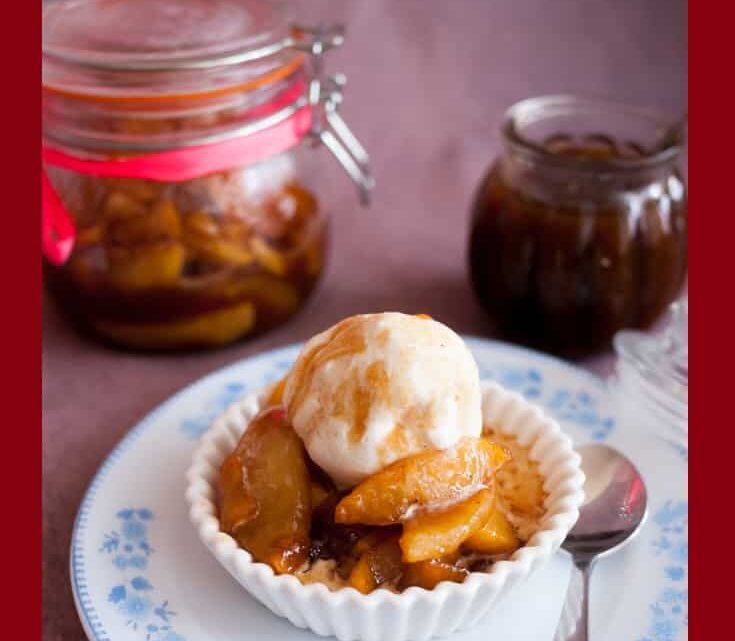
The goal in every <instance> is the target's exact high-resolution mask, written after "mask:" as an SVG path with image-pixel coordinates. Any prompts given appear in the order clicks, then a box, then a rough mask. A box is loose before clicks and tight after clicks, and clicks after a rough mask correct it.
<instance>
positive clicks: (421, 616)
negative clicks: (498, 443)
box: [186, 383, 584, 641]
mask: <svg viewBox="0 0 735 641" xmlns="http://www.w3.org/2000/svg"><path fill="white" fill-rule="evenodd" d="M266 392H267V390H266V391H264V392H261V393H260V394H251V395H249V396H247V397H246V398H244V399H243V400H242V401H239V402H237V403H235V404H233V405H231V406H230V407H229V408H228V409H227V410H226V411H225V412H224V413H223V414H222V415H221V416H219V417H218V418H217V419H216V420H215V421H214V422H213V423H212V425H211V427H210V428H209V430H208V431H207V432H206V434H204V436H203V437H202V439H201V442H200V443H199V444H198V446H197V447H196V449H195V451H194V456H193V461H192V465H191V467H190V468H189V470H188V472H187V479H188V487H187V490H186V497H187V500H188V502H189V505H190V511H189V514H190V517H191V521H192V523H193V524H194V527H195V528H196V529H197V531H198V533H199V537H200V538H201V539H202V541H203V542H204V544H205V545H206V546H207V547H208V548H209V549H210V550H211V552H212V553H213V554H214V556H215V557H216V558H217V560H218V561H219V562H220V563H221V564H222V565H223V566H224V567H225V568H226V569H227V570H228V571H229V573H230V574H231V575H232V576H233V577H234V578H235V579H236V580H237V581H238V582H239V583H240V584H241V585H242V586H243V587H244V588H245V589H246V590H247V591H248V592H250V594H252V595H253V596H254V597H255V598H256V599H258V601H260V602H261V603H263V604H264V605H265V606H266V607H268V608H269V609H270V610H272V611H273V612H274V613H275V614H277V615H278V616H281V617H285V618H287V619H288V620H289V621H291V623H293V624H294V625H296V626H298V627H300V628H309V629H311V630H312V631H314V632H316V633H317V634H319V635H323V636H327V635H334V636H336V637H337V638H338V639H340V640H341V641H356V640H361V641H384V640H385V639H388V638H390V639H391V640H392V641H421V640H423V639H428V638H430V637H433V636H442V635H446V634H450V633H451V632H454V631H455V630H457V629H461V628H467V627H469V626H471V625H473V624H475V623H476V622H478V621H480V620H481V619H482V618H483V617H485V615H487V614H488V612H489V611H490V610H491V609H492V607H493V605H494V604H495V603H496V602H497V601H498V600H499V597H500V596H501V595H503V594H504V593H506V592H507V591H508V590H510V589H512V588H513V586H515V585H517V584H518V583H519V582H521V581H522V580H523V579H525V578H526V577H527V576H528V575H529V574H530V573H531V572H533V571H535V570H536V569H537V568H539V567H540V566H541V565H542V564H544V563H545V562H546V561H548V560H549V558H550V557H551V556H552V555H553V554H554V553H555V552H556V551H557V550H558V549H559V546H560V545H561V543H562V541H563V540H564V538H565V536H566V535H567V532H569V530H570V528H571V527H572V526H573V525H574V523H575V521H576V520H577V516H578V514H579V512H578V510H579V507H580V505H581V504H582V500H583V498H584V495H583V492H582V485H583V482H584V475H583V474H582V471H581V469H580V458H579V455H578V454H577V453H576V452H575V451H574V450H573V449H572V442H571V440H570V439H569V437H568V436H566V435H565V434H564V433H562V431H561V429H560V428H559V424H558V423H557V422H556V421H554V420H553V419H551V418H549V417H548V416H547V415H545V414H544V413H543V412H542V411H541V410H540V409H539V408H537V407H536V406H534V405H532V404H530V403H528V402H527V401H525V400H524V399H523V398H522V397H521V396H519V395H518V394H516V393H514V392H509V391H507V390H505V389H503V388H502V387H500V386H499V385H497V384H495V383H485V384H483V416H484V419H485V424H490V425H492V426H493V427H494V428H495V429H496V430H498V431H500V432H501V433H506V434H512V435H514V436H515V437H516V438H517V439H518V440H519V442H520V443H521V444H522V445H524V446H528V447H530V455H531V458H532V459H533V460H536V461H538V463H539V469H540V472H541V474H542V475H543V476H544V489H545V490H546V491H547V492H548V496H547V498H546V502H545V507H546V513H545V515H544V517H543V519H542V521H541V527H540V528H539V530H538V532H536V534H534V536H533V537H532V538H531V540H530V541H529V542H528V543H527V544H526V545H525V546H523V547H522V548H521V549H519V550H518V551H516V552H515V554H513V556H512V557H511V559H510V560H508V561H500V562H498V563H496V564H494V565H493V567H492V569H491V570H490V571H488V572H473V573H472V574H470V576H469V577H467V579H466V580H465V581H464V583H451V582H446V581H445V582H442V583H440V584H439V585H438V586H436V587H435V588H434V589H433V590H425V589H423V588H417V587H412V588H409V589H407V590H405V591H404V592H402V593H401V594H395V593H393V592H389V591H388V590H375V591H374V592H372V593H370V594H367V595H364V594H361V593H359V592H358V591H357V590H354V589H353V588H342V589H340V590H337V591H334V592H331V591H330V590H329V589H327V587H326V586H325V585H323V584H319V583H314V584H310V585H303V584H302V583H301V582H300V581H299V580H298V579H297V578H296V577H294V576H291V575H288V574H282V575H275V574H274V573H273V570H271V568H270V566H268V565H266V564H264V563H256V562H255V561H253V559H252V557H251V556H250V554H249V553H248V552H246V551H245V550H243V549H242V548H240V547H238V545H237V543H236V542H235V540H234V539H233V538H232V537H231V536H229V535H227V534H225V533H223V532H221V531H220V523H219V519H218V518H217V508H216V505H215V497H216V489H215V487H216V479H217V474H218V470H219V466H220V464H221V462H222V460H223V459H224V457H225V456H226V455H227V454H229V453H230V452H231V451H232V449H233V448H234V446H235V444H236V442H237V440H238V439H239V437H240V436H241V435H242V433H243V431H244V430H245V429H246V427H247V425H248V423H249V422H250V419H251V418H252V417H253V416H255V414H257V412H258V410H259V409H260V405H261V400H262V399H263V398H264V395H265V393H266Z"/></svg>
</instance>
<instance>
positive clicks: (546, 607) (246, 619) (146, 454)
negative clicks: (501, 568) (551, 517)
mask: <svg viewBox="0 0 735 641" xmlns="http://www.w3.org/2000/svg"><path fill="white" fill-rule="evenodd" d="M467 341H468V345H469V346H470V348H471V349H472V351H473V353H474V355H475V358H476V359H477V362H478V365H479V367H480V374H481V376H482V378H489V379H495V380H497V381H498V382H499V383H501V384H502V385H504V386H506V387H509V388H511V389H515V390H517V391H519V392H521V393H523V394H524V395H525V396H526V397H528V398H529V399H530V400H533V401H535V402H538V403H540V404H541V405H543V406H544V407H545V408H546V409H547V410H548V411H550V412H551V413H552V414H553V415H554V417H555V418H557V419H558V420H559V421H560V422H561V423H562V425H563V427H564V429H565V430H566V431H567V433H569V434H570V435H571V436H572V437H573V438H574V439H575V441H576V442H578V443H582V442H585V441H589V440H598V441H606V442H609V443H611V444H612V445H614V446H616V447H618V448H620V449H621V450H623V451H624V452H625V453H626V454H627V455H628V456H630V457H631V459H632V460H633V461H634V462H635V463H636V465H637V466H638V468H639V469H640V471H641V472H642V474H643V475H644V477H645V479H646V483H647V485H648V489H649V500H650V510H651V512H650V518H649V520H648V522H647V524H646V525H645V527H644V530H643V532H642V533H641V535H640V537H638V538H637V539H636V540H635V541H633V542H632V543H631V545H629V546H627V547H626V548H624V549H623V550H622V551H621V552H620V553H619V554H616V555H614V556H612V557H610V558H608V559H603V560H602V561H600V563H599V565H598V567H597V568H596V569H595V574H594V578H593V586H592V597H591V619H592V621H591V628H592V630H591V634H592V636H593V638H594V639H596V640H599V641H605V640H606V641H621V640H631V641H675V640H680V639H685V638H687V624H688V607H687V595H688V594H687V585H688V563H687V551H688V541H687V451H686V450H685V449H683V448H680V447H674V446H672V445H670V444H669V443H667V442H665V441H663V440H661V439H659V438H657V437H656V436H654V435H652V434H649V433H647V432H645V431H644V429H643V427H641V426H620V425H617V423H616V420H615V417H614V409H613V407H612V406H611V401H610V397H609V395H608V393H607V391H606V389H605V386H604V384H603V383H602V382H601V381H599V380H598V379H597V378H595V377H593V376H591V375H590V374H588V373H586V372H584V371H582V370H579V369H577V368H574V367H572V366H570V365H567V364H565V363H563V362H561V361H557V360H555V359H551V358H549V357H547V356H543V355H541V354H538V353H535V352H531V351H528V350H524V349H520V348H517V347H511V346H508V345H504V344H501V343H495V342H491V341H485V340H480V339H474V338H468V339H467ZM298 350H299V346H290V347H286V348H283V349H279V350H275V351H273V352H268V353H266V354H262V355H260V356H257V357H254V358H250V359H247V360H244V361H241V362H238V363H235V364H234V365H231V366H229V367H226V368H224V369H221V370H218V371H217V372H214V373H213V374H210V375H209V376H207V377H205V378H203V379H201V380H200V381H198V382H197V383H194V384H193V385H191V386H189V387H187V388H186V389H184V390H182V391H181V392H179V393H178V394H176V395H175V396H173V397H172V398H171V399H169V400H168V401H166V402H165V403H164V404H163V405H161V406H160V407H159V408H158V409H156V410H155V411H154V412H152V413H151V414H150V415H149V416H148V417H147V418H145V419H144V420H143V421H142V422H141V423H139V424H138V425H137V426H136V427H135V428H134V429H133V430H132V431H131V432H130V433H129V434H128V435H127V436H126V437H125V439H123V440H122V441H121V443H120V444H119V445H118V446H117V447H116V448H115V450H114V451H113V452H112V454H111V455H110V456H109V457H108V459H107V460H106V461H105V462H104V464H103V465H102V467H101V468H100V470H99V472H98V473H97V476H96V477H95V479H94V480H93V481H92V484H91V485H90V487H89V489H88V491H87V494H86V496H85V497H84V500H83V502H82V505H81V507H80V509H79V514H78V515H77V520H76V523H75V526H74V533H73V537H72V549H71V577H72V589H73V592H74V598H75V601H76V604H77V609H78V611H79V615H80V618H81V620H82V624H83V626H84V629H85V631H86V633H87V636H88V637H89V638H90V639H91V640H92V641H236V640H237V641H247V640H253V641H267V640H269V639H272V640H273V641H282V640H285V639H288V640H289V641H307V640H317V639H319V638H320V637H316V636H315V635H313V634H311V633H309V632H307V631H304V630H299V629H297V628H295V627H293V626H291V624H290V623H288V622H287V621H286V620H284V619H280V618H278V617H276V616H275V615H273V614H271V613H270V612H269V611H268V610H267V609H266V608H264V607H263V606H261V605H260V604H258V603H257V602H256V601H254V600H253V599H252V598H251V597H250V596H249V595H248V594H247V592H245V591H244V590H243V589H242V588H241V587H240V586H239V585H238V584H237V583H236V582H235V580H234V579H232V578H231V577H230V576H229V575H228V574H227V572H226V571H225V570H224V569H223V568H222V567H221V566H220V565H219V564H218V563H217V561H216V560H215V559H214V558H213V557H212V556H211V555H210V554H209V552H208V551H207V550H206V549H205V547H204V546H203V545H202V543H201V542H200V541H199V539H198V538H197V536H196V533H195V532H194V531H193V528H192V527H191V525H190V523H189V519H188V515H187V506H186V503H185V500H184V485H185V479H184V473H185V471H186V469H187V467H188V466H189V463H190V459H191V453H192V448H193V447H194V443H195V441H196V439H197V437H198V436H199V434H201V433H202V432H203V431H204V430H205V429H206V428H207V426H208V425H209V422H210V421H211V420H212V419H213V418H214V416H216V415H217V414H218V413H219V412H221V411H222V410H223V409H224V408H225V407H226V406H227V405H228V404H229V403H231V402H232V401H234V400H236V399H237V398H239V397H240V396H242V395H243V394H245V393H246V392H248V391H250V390H253V389H258V388H260V387H262V386H263V385H264V384H265V383H268V382H271V381H273V380H275V379H277V378H279V377H280V376H281V375H282V374H283V373H284V372H285V371H286V370H287V369H288V367H289V366H290V364H291V362H292V361H293V359H294V358H295V356H296V354H297V353H298ZM569 576H570V563H569V560H568V558H567V557H566V555H564V553H560V554H559V555H557V557H555V558H554V559H553V561H552V562H551V563H550V564H549V565H547V566H546V567H544V568H543V569H542V570H540V571H539V572H538V573H537V574H536V575H534V576H533V577H532V578H531V579H529V580H528V582H526V583H525V584H523V585H522V586H519V587H518V588H516V589H515V590H514V591H513V592H512V593H511V594H510V595H509V596H508V597H507V599H506V601H505V602H504V604H503V606H502V607H501V608H499V611H498V612H496V614H495V616H494V617H493V618H492V620H491V621H490V622H488V623H487V624H483V623H480V624H479V626H477V627H475V628H473V629H472V630H469V631H466V632H462V633H459V634H456V635H454V636H452V637H450V639H451V640H452V641H473V640H477V641H479V640H480V639H488V638H502V639H505V640H506V641H521V640H523V641H526V640H528V641H544V640H548V641H551V639H552V637H553V635H554V630H555V628H556V624H557V621H558V620H559V616H560V612H561V607H562V603H563V600H564V594H565V592H566V588H567V584H568V581H569ZM529 607H530V608H532V612H533V616H529ZM386 641H388V640H386Z"/></svg>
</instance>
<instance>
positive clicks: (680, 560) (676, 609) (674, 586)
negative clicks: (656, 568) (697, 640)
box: [639, 501, 689, 641]
mask: <svg viewBox="0 0 735 641" xmlns="http://www.w3.org/2000/svg"><path fill="white" fill-rule="evenodd" d="M653 520H654V523H655V525H656V527H657V529H658V536H657V538H656V539H655V540H654V541H653V543H652V544H651V545H652V546H653V550H654V554H655V555H656V556H659V557H663V558H664V559H665V562H666V565H665V566H664V568H663V573H664V577H665V580H666V587H665V588H664V590H663V592H662V593H661V595H660V596H659V598H658V599H657V601H656V602H655V603H653V604H652V605H651V625H650V629H649V631H648V634H647V635H646V636H644V637H641V639H640V640H639V641H675V639H678V638H679V637H680V636H681V635H682V633H684V634H685V633H686V632H685V630H686V628H688V626H689V606H688V601H689V593H688V588H687V587H686V586H687V584H688V578H689V577H688V574H689V569H688V568H689V543H688V537H687V526H688V523H689V515H688V503H687V502H686V501H667V502H666V503H665V504H664V505H663V506H662V507H661V508H660V509H659V510H658V511H657V512H656V514H655V515H654V518H653Z"/></svg>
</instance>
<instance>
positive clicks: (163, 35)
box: [42, 0, 373, 350]
mask: <svg viewBox="0 0 735 641" xmlns="http://www.w3.org/2000/svg"><path fill="white" fill-rule="evenodd" d="M43 27H44V32H43V56H44V58H43V63H44V64H43V126H44V140H43V161H44V175H43V226H42V230H43V237H42V241H43V249H44V256H45V261H44V275H45V280H46V284H47V287H48V289H49V291H50V292H51V293H52V294H53V296H54V298H55V299H56V301H57V302H58V304H59V306H60V307H61V308H62V309H63V310H64V311H65V312H66V313H67V314H68V315H69V316H70V317H71V318H72V319H73V320H75V321H76V322H77V324H78V325H79V326H80V327H82V328H83V329H86V330H89V331H91V332H93V333H94V334H95V335H96V336H98V337H101V338H103V339H106V340H107V341H111V342H113V343H116V344H118V345H122V346H126V347H133V348H142V349H153V350H158V349H186V348H200V347H214V346H219V345H224V344H227V343H230V342H233V341H235V340H238V339H241V338H244V337H246V336H250V335H252V334H254V333H256V332H260V331H262V330H265V329H267V328H270V327H273V326H274V325H277V324H279V323H282V322H283V321H284V320H286V319H287V318H289V317H290V316H291V315H293V314H294V313H295V312H296V311H297V310H299V309H300V308H301V307H302V305H303V304H304V302H305V301H306V299H307V297H308V296H309V294H310V293H311V291H312V290H313V288H314V286H315V284H316V282H317V280H318V278H319V276H320V274H321V272H322V267H323V264H324V256H325V249H326V244H327V227H328V225H327V219H326V215H325V207H324V204H323V203H322V201H321V199H320V196H319V186H318V179H319V177H320V171H319V170H318V169H319V163H320V162H321V160H319V157H320V156H323V154H320V153H318V152H317V151H315V150H313V149H307V147H320V146H322V145H323V146H325V147H327V149H328V150H329V151H331V152H332V153H333V154H334V156H335V157H336V159H337V160H338V161H339V163H340V164H341V165H342V166H343V167H344V169H345V170H346V171H347V173H348V174H349V176H350V177H351V178H352V179H353V180H354V182H355V183H356V185H357V187H358V190H359V195H360V197H361V199H362V201H363V202H366V201H367V199H368V195H369V192H370V189H371V188H372V185H373V181H372V178H371V176H370V173H369V169H368V164H367V155H366V153H365V151H364V150H363V149H362V147H361V146H360V144H359V143H358V141H357V140H356V138H355V137H354V136H353V135H352V133H351V132H350V130H349V129H348V128H347V126H346V124H345V123H344V121H343V120H342V119H341V117H340V116H339V113H338V105H339V103H340V102H341V98H342V87H343V84H344V78H343V77H342V76H340V75H337V76H331V77H327V76H325V75H324V73H323V62H322V58H323V55H324V54H325V53H327V52H328V51H329V50H330V49H333V48H334V47H337V46H339V45H341V44H342V41H343V32H342V29H341V28H339V27H320V28H317V29H307V28H303V27H294V26H292V25H291V24H290V22H289V20H288V17H287V16H286V15H285V14H284V13H283V8H282V6H281V5H279V4H273V3H271V2H266V1H264V0H248V1H244V0H210V1H209V2H200V1H199V0H184V1H178V2H174V0H125V1H123V0H62V1H61V2H57V3H54V4H52V5H50V7H49V8H48V9H46V11H45V13H44V24H43ZM315 179H316V180H315Z"/></svg>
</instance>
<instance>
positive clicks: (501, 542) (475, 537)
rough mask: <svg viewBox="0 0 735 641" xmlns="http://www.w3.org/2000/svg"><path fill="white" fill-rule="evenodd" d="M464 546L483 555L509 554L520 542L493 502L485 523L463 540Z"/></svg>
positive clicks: (496, 504) (498, 507)
mask: <svg viewBox="0 0 735 641" xmlns="http://www.w3.org/2000/svg"><path fill="white" fill-rule="evenodd" d="M464 546H465V547H467V548H468V549H470V550H473V551H475V552H481V553H483V554H510V553H511V552H515V551H516V550H517V549H518V548H519V547H520V546H521V542H520V540H519V539H518V537H517V536H516V533H515V532H514V531H513V527H512V526H511V524H510V523H509V522H508V519H506V518H505V515H504V514H503V511H502V510H501V509H500V506H499V505H498V503H497V501H495V502H494V504H493V508H492V510H491V511H490V516H489V518H488V519H487V521H485V523H484V524H483V525H482V527H480V528H479V529H478V530H476V531H475V532H474V533H473V534H471V535H470V536H469V537H468V538H467V539H466V540H465V542H464Z"/></svg>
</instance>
